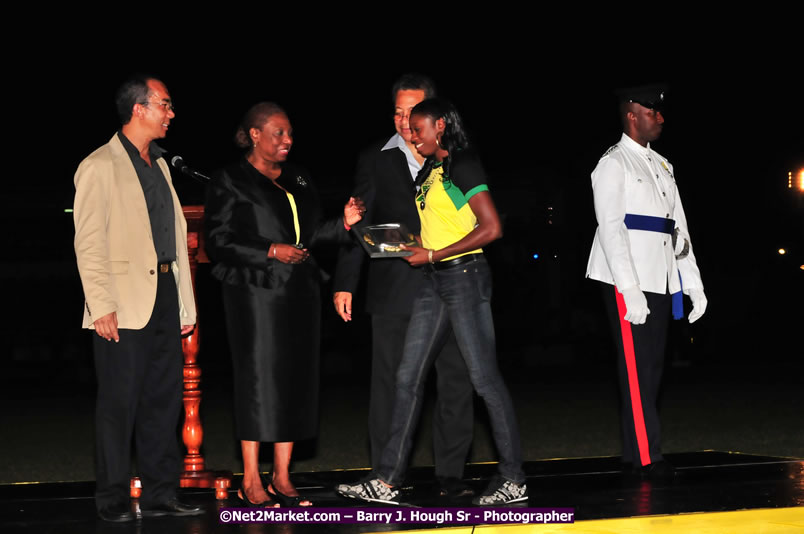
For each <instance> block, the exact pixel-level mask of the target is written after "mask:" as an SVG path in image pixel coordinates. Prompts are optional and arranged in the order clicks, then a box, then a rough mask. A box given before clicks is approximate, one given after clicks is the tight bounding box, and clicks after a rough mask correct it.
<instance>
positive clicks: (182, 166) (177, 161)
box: [170, 156, 210, 182]
mask: <svg viewBox="0 0 804 534" xmlns="http://www.w3.org/2000/svg"><path fill="white" fill-rule="evenodd" d="M170 164H171V165H172V166H173V168H174V169H177V170H179V171H181V172H183V173H184V174H186V175H187V176H189V177H191V178H195V179H196V180H198V181H200V182H208V181H209V180H210V177H209V176H206V175H204V174H201V173H200V172H198V171H196V170H194V169H191V168H190V167H189V166H187V164H186V163H184V158H182V157H181V156H173V157H172V158H170Z"/></svg>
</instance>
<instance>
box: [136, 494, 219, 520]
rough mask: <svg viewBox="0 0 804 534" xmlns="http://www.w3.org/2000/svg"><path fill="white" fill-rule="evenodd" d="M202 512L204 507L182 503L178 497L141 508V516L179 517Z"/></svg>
mask: <svg viewBox="0 0 804 534" xmlns="http://www.w3.org/2000/svg"><path fill="white" fill-rule="evenodd" d="M203 513H204V509H203V508H201V507H200V506H196V505H193V504H187V503H183V502H181V501H180V500H179V499H177V498H173V499H170V500H169V501H166V502H163V503H161V504H157V505H155V506H152V507H151V508H143V510H142V517H160V516H163V515H172V516H179V517H180V516H188V515H200V514H203Z"/></svg>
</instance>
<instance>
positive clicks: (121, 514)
mask: <svg viewBox="0 0 804 534" xmlns="http://www.w3.org/2000/svg"><path fill="white" fill-rule="evenodd" d="M98 517H100V518H101V519H103V520H104V521H110V522H112V523H128V522H129V521H134V520H135V519H136V518H137V516H135V515H134V514H133V513H132V512H131V506H129V504H128V503H120V504H112V505H110V506H107V507H105V508H101V509H100V510H98Z"/></svg>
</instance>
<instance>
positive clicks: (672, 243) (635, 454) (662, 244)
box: [586, 86, 707, 479]
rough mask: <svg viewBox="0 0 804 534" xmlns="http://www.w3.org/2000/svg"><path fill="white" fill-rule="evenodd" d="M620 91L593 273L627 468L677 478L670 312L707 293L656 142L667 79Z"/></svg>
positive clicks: (695, 312)
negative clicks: (669, 389) (664, 413)
mask: <svg viewBox="0 0 804 534" xmlns="http://www.w3.org/2000/svg"><path fill="white" fill-rule="evenodd" d="M619 96H620V115H621V119H622V123H623V135H622V138H621V139H620V142H619V143H617V144H616V145H614V146H613V147H611V148H610V149H609V150H608V151H606V153H605V154H603V157H602V158H600V161H599V162H598V164H597V167H595V170H594V171H593V172H592V189H593V192H594V203H595V216H596V218H597V224H598V227H597V231H596V232H595V239H594V243H593V244H592V252H591V254H590V256H589V263H588V265H587V270H586V276H587V278H591V279H593V280H598V281H600V282H602V283H603V284H601V286H602V288H603V295H604V300H605V302H606V308H607V312H608V315H609V319H610V321H611V325H612V332H613V334H614V340H615V345H616V347H617V357H618V373H619V379H620V392H621V396H622V426H623V457H622V461H623V462H624V464H625V465H624V471H629V470H633V471H634V472H637V473H639V474H640V475H641V476H642V477H646V478H651V479H667V478H670V477H672V476H673V474H674V471H673V468H672V466H670V465H669V464H668V463H667V462H666V461H664V459H663V457H662V453H661V447H660V431H659V417H658V413H657V409H656V400H657V394H658V390H659V385H660V382H661V376H662V368H663V365H664V351H665V345H666V338H667V327H668V324H669V321H670V313H671V309H672V311H673V315H674V316H675V318H677V319H678V318H680V317H681V314H682V313H683V312H682V311H681V304H682V302H681V291H682V287H683V293H684V294H686V295H688V296H689V297H690V299H691V301H692V304H693V309H692V311H691V312H690V314H689V316H688V320H689V322H690V323H692V322H695V321H696V320H697V319H699V318H700V317H701V315H703V313H704V311H705V310H706V303H707V301H706V296H705V295H704V291H703V283H702V281H701V274H700V272H699V270H698V265H697V264H696V262H695V255H694V253H693V249H692V243H691V240H690V236H689V231H688V230H687V219H686V217H685V215H684V208H683V207H682V205H681V198H680V196H679V193H678V188H677V187H676V181H675V177H674V176H673V166H672V165H670V163H668V161H667V160H666V159H665V158H664V157H662V156H661V155H660V154H658V153H657V152H655V151H654V150H653V149H651V146H650V143H651V142H653V141H656V140H657V139H658V138H659V136H660V134H661V132H662V126H663V124H664V117H663V116H662V112H661V105H662V104H663V102H664V87H663V86H643V87H637V88H632V89H626V90H622V91H620V93H619Z"/></svg>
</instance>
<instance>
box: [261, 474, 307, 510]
mask: <svg viewBox="0 0 804 534" xmlns="http://www.w3.org/2000/svg"><path fill="white" fill-rule="evenodd" d="M265 492H266V493H267V494H268V495H270V496H271V497H273V498H274V499H276V500H277V501H278V502H279V504H280V506H284V507H286V508H298V507H301V508H309V507H310V506H312V505H313V501H311V500H310V499H308V498H306V497H302V496H301V495H296V496H295V497H291V496H290V495H285V494H284V493H282V492H281V491H279V490H278V489H276V486H274V482H273V478H272V480H271V482H270V483H269V484H268V486H266V488H265ZM305 501H306V502H308V503H310V504H304V505H303V504H301V503H303V502H305Z"/></svg>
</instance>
